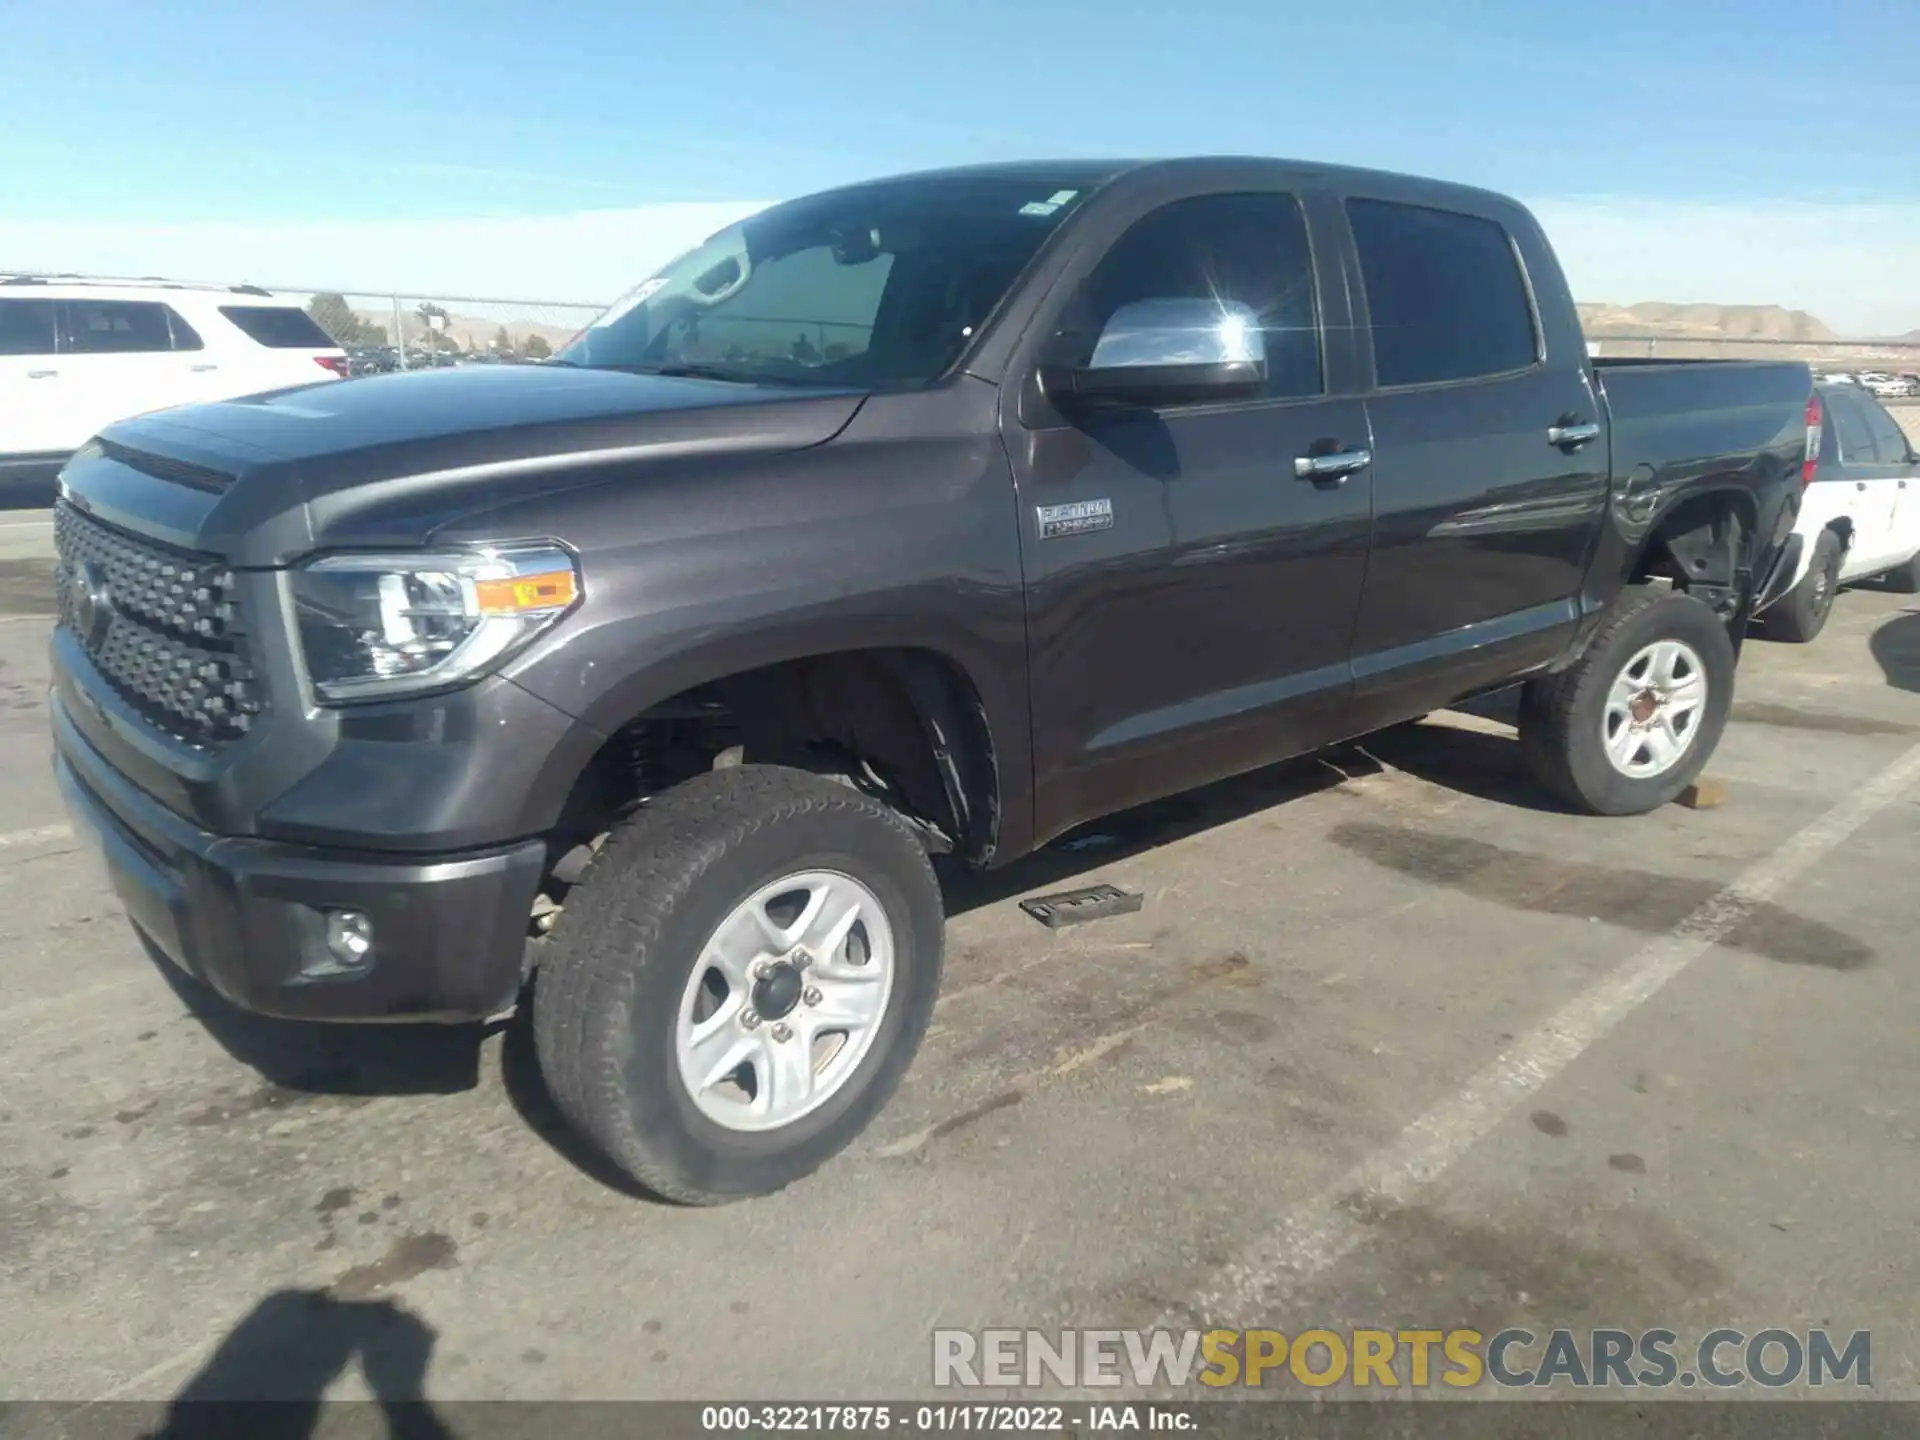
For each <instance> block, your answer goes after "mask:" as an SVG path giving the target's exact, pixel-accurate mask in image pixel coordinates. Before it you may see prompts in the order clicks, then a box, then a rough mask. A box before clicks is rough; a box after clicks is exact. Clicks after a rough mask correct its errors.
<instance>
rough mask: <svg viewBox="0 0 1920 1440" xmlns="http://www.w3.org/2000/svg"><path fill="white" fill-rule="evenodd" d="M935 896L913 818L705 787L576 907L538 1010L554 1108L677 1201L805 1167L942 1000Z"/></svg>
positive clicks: (829, 799) (827, 800)
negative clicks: (937, 998)
mask: <svg viewBox="0 0 1920 1440" xmlns="http://www.w3.org/2000/svg"><path fill="white" fill-rule="evenodd" d="M943 925H944V921H943V917H942V914H941V901H940V891H939V887H938V885H937V884H936V883H935V880H934V876H933V870H932V868H931V866H930V865H929V864H928V862H927V856H926V851H925V849H924V847H923V846H922V845H921V843H920V841H919V839H918V837H917V836H916V835H915V834H914V832H913V830H912V829H911V828H910V827H909V826H908V825H907V823H906V822H905V821H904V820H902V819H901V818H900V816H899V815H897V814H896V813H895V812H894V811H892V810H890V809H889V808H887V807H886V806H884V805H882V804H881V803H879V802H878V801H877V800H874V799H873V798H872V797H870V796H868V795H865V794H862V793H861V792H859V791H857V790H854V789H851V788H849V787H848V786H845V785H840V784H836V783H834V782H832V781H829V780H823V779H821V778H819V777H818V776H815V775H810V774H806V773H804V772H801V771H797V770H785V769H778V768H774V767H771V766H741V767H736V768H733V769H729V770H724V771H719V772H716V773H714V774H711V775H703V776H701V777H699V778H697V779H695V780H692V781H689V782H688V783H687V784H685V785H682V786H680V787H678V788H677V789H675V790H672V791H669V792H668V793H667V794H665V795H664V796H662V797H660V798H659V799H658V800H657V801H655V802H654V803H652V804H651V805H649V806H648V807H647V808H646V809H644V810H642V811H641V812H640V813H639V814H638V815H637V816H636V817H635V818H634V820H633V821H632V822H631V823H630V824H629V825H628V826H627V827H626V828H625V829H624V830H622V831H620V832H618V833H616V834H615V835H614V837H613V838H612V839H611V840H610V841H609V842H608V844H607V846H606V848H605V849H604V850H603V851H602V853H601V854H600V856H599V857H598V858H597V859H596V860H595V861H594V862H593V865H592V867H591V868H590V869H589V870H588V871H587V873H586V875H585V877H584V878H583V880H582V882H581V884H580V885H578V886H577V887H575V889H574V890H573V891H572V893H571V894H570V895H569V896H568V900H567V907H566V911H565V913H564V915H563V916H562V919H561V924H560V925H559V927H558V928H557V929H556V931H555V936H554V946H555V953H554V955H553V956H552V957H551V958H550V959H548V960H546V961H544V962H543V963H542V966H541V973H540V977H539V982H538V989H537V992H536V994H535V997H534V1039H535V1043H536V1046H537V1049H538V1052H539V1056H540V1066H541V1071H542V1073H543V1075H544V1076H545V1077H546V1080H547V1084H548V1087H549V1089H551V1090H552V1092H553V1097H554V1100H555V1102H556V1103H557V1104H558V1106H559V1108H560V1111H561V1113H562V1114H563V1115H564V1116H565V1117H566V1118H567V1119H568V1120H569V1121H570V1122H571V1123H572V1124H573V1125H574V1127H575V1128H576V1129H578V1130H579V1131H580V1132H581V1133H582V1134H583V1135H585V1136H586V1137H587V1138H588V1139H589V1140H591V1141H592V1142H593V1143H594V1144H595V1145H596V1146H597V1147H598V1148H599V1149H600V1150H601V1151H602V1152H603V1153H604V1154H605V1155H606V1156H607V1157H608V1158H609V1159H611V1160H612V1161H613V1162H614V1163H615V1164H616V1165H617V1166H619V1167H620V1168H621V1169H622V1170H624V1171H625V1172H626V1173H627V1174H628V1175H630V1176H632V1177H633V1178H634V1179H635V1180H637V1181H638V1182H640V1184H642V1185H643V1186H645V1187H646V1188H648V1189H649V1190H652V1191H653V1192H654V1193H656V1194H658V1195H661V1196H663V1197H665V1198H667V1199H672V1200H678V1201H681V1202H683V1203H688V1204H715V1203H718V1202H721V1201H725V1200H732V1199H737V1198H740V1197H742V1196H748V1195H761V1194H766V1193H768V1192H770V1191H773V1190H778V1189H780V1188H781V1187H782V1186H784V1185H786V1184H788V1183H790V1182H791V1181H794V1180H797V1179H799V1178H800V1177H802V1176H804V1175H807V1174H809V1173H810V1172H812V1171H813V1170H814V1169H816V1168H817V1167H818V1166H819V1165H820V1164H822V1163H823V1162H824V1161H826V1160H827V1159H829V1158H830V1157H831V1156H833V1155H834V1154H836V1153H837V1152H838V1151H840V1150H841V1149H843V1148H844V1147H845V1146H846V1145H847V1144H848V1143H849V1142H850V1141H851V1140H852V1139H853V1138H854V1137H855V1136H856V1135H858V1134H859V1133H860V1131H861V1130H862V1129H864V1128H865V1127H866V1125H867V1123H868V1122H869V1121H870V1120H871V1119H872V1118H873V1117H874V1116H875V1115H876V1114H877V1113H878V1112H879V1110H880V1108H881V1107H882V1106H883V1105H884V1104H885V1103H886V1102H887V1099H888V1098H889V1097H890V1096H891V1095H892V1093H893V1090H894V1088H895V1086H897V1085H898V1084H899V1081H900V1078H901V1076H902V1075H903V1074H905V1072H906V1069H907V1066H908V1065H909V1064H910V1063H911V1062H912V1059H913V1056H914V1053H915V1051H916V1050H917V1049H918V1047H919V1044H920V1039H921V1037H922V1035H924V1033H925V1031H926V1027H927V1021H928V1018H929V1017H930V1016H931V1014H932V1012H933V1002H934V998H935V996H936V994H937V993H938V990H939V984H940V961H941V945H942V937H943Z"/></svg>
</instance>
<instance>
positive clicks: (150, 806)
mask: <svg viewBox="0 0 1920 1440" xmlns="http://www.w3.org/2000/svg"><path fill="white" fill-rule="evenodd" d="M51 709H52V712H53V733H54V769H55V773H56V774H57V776H58V778H59V781H60V787H61V790H62V792H63V793H64V795H65V797H66V801H67V805H68V807H69V808H70V809H71V810H72V812H73V815H74V818H75V819H76V820H78V821H80V822H81V823H82V824H83V825H85V826H86V827H88V828H89V829H91V830H92V831H93V832H94V833H95V835H96V836H97V837H98V838H99V842H100V845H101V849H102V851H103V852H104V856H105V859H106V864H107V870H108V874H109V876H110V877H111V880H112V883H113V888H114V891H115V893H116V894H117V895H118V896H119V897H120V901H121V903H122V904H123V905H124V906H125V907H126V911H127V916H128V918H129V919H131V920H132V922H133V924H134V926H135V927H136V928H137V929H138V930H139V931H140V932H141V933H142V934H143V935H145V936H146V937H147V939H148V940H149V941H150V942H151V943H152V945H153V946H154V948H156V949H158V950H159V951H161V952H162V953H163V954H164V955H165V956H166V957H167V959H168V960H170V961H171V962H173V963H174V964H175V965H178V966H179V967H180V968H181V969H183V970H185V971H187V972H188V973H189V974H191V975H193V976H195V977H197V978H198V979H200V980H201V981H203V982H205V983H206V984H208V985H210V986H212V987H213V989H215V990H216V991H218V992H219V993H220V994H221V995H223V996H224V997H225V998H226V999H228V1000H230V1001H231V1002H233V1003H234V1004H235V1005H238V1006H240V1007H241V1008H243V1009H246V1010H250V1011H253V1012H255V1013H258V1014H262V1015H273V1016H280V1017H284V1018H288V1019H302V1020H441V1021H459V1020H474V1019H481V1018H484V1017H486V1016H488V1015H492V1014H496V1013H498V1012H499V1011H500V1010H502V1009H504V1008H506V1007H507V1006H508V1005H510V1004H511V1003H512V1002H513V999H514V996H515V994H516V993H517V992H518V990H519V986H520V981H521V966H522V961H523V957H524V955H525V950H526V937H527V917H528V914H529V911H530V909H531V907H532V904H533V899H534V894H535V891H536V890H537V888H538V886H539V883H540V878H541V875H542V873H543V871H544V869H545V866H546V846H545V844H544V843H543V842H541V841H539V840H527V841H522V842H520V843H518V844H514V845H509V846H504V847H495V848H492V849H487V850H478V851H471V852H462V853H459V854H454V855H444V856H423V855H408V856H406V857H405V858H404V859H401V858H397V857H395V856H391V855H382V854H377V853H364V852H351V851H345V850H336V849H326V848H320V847H311V846H304V845H292V844H285V843H281V842H278V841H271V840H260V839H251V838H241V837H234V836H221V835H212V834H208V833H206V832H205V831H202V830H199V829H197V828H196V827H194V826H193V825H192V824H190V823H189V822H188V821H186V820H184V819H182V818H181V817H180V816H179V815H177V814H176V813H174V812H173V811H171V810H169V809H167V808H166V807H165V806H163V805H161V804H159V803H158V802H157V801H155V800H154V799H152V798H151V797H150V796H148V795H147V794H145V793H144V792H143V791H141V790H140V789H138V788H137V787H136V786H134V785H133V784H131V783H130V782H129V781H128V780H127V779H126V778H125V777H124V776H122V775H121V774H119V773H118V772H117V771H116V770H114V769H113V767H112V766H110V765H108V764H107V762H106V761H105V760H104V759H103V758H102V757H101V756H100V754H99V753H98V752H97V751H96V750H94V749H93V747H92V746H91V745H89V744H88V743H87V741H86V739H85V737H84V736H83V735H82V734H81V733H80V731H79V729H78V728H77V727H76V726H75V725H74V723H73V720H72V718H71V717H70V716H69V715H68V714H67V712H66V709H65V706H64V705H63V704H62V702H61V699H60V697H59V695H58V694H56V695H55V696H54V697H53V698H52V701H51ZM336 910H355V911H359V912H360V913H362V914H364V915H367V916H369V917H371V919H372V922H373V945H372V948H371V949H370V950H369V951H368V953H367V955H366V956H365V963H364V964H362V965H359V966H358V967H355V968H349V967H346V966H343V965H342V964H341V962H340V961H339V960H338V959H336V958H335V957H334V956H333V955H332V953H331V952H330V951H329V950H328V948H327V943H326V922H327V915H328V913H329V912H330V911H336Z"/></svg>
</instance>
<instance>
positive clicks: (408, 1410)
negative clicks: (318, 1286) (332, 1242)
mask: <svg viewBox="0 0 1920 1440" xmlns="http://www.w3.org/2000/svg"><path fill="white" fill-rule="evenodd" d="M438 1338H439V1337H438V1336H437V1335H436V1333H435V1332H434V1330H433V1329H432V1327H431V1326H429V1325H428V1324H427V1323H426V1322H425V1321H424V1320H422V1319H421V1318H420V1317H419V1316H417V1315H415V1314H413V1312H411V1311H410V1310H407V1309H405V1308H404V1307H402V1306H400V1305H396V1304H395V1303H393V1302H392V1301H390V1300H343V1299H341V1298H339V1297H338V1296H335V1295H332V1294H330V1293H329V1292H327V1291H324V1290H279V1291H275V1292H274V1293H273V1294H271V1295H269V1296H267V1298H266V1299H264V1300H262V1301H261V1302H260V1303H259V1304H258V1305H256V1306H254V1308H253V1310H252V1311H251V1312H249V1314H248V1315H247V1316H246V1318H245V1319H243V1320H242V1321H241V1322H240V1323H239V1324H238V1325H236V1326H235V1327H234V1329H233V1331H232V1333H231V1334H229V1335H228V1336H227V1337H226V1339H224V1340H222V1341H221V1342H220V1347H219V1348H218V1349H217V1350H215V1351H214V1352H213V1355H212V1357H211V1358H210V1359H209V1360H208V1361H207V1363H206V1365H205V1366H203V1367H202V1368H201V1370H200V1372H199V1373H198V1374H197V1375H195V1376H194V1377H193V1378H192V1379H191V1380H189V1381H188V1382H187V1384H186V1385H185V1387H184V1388H183V1389H182V1390H181V1391H180V1393H179V1394H178V1395H176V1396H175V1397H174V1398H173V1401H172V1402H171V1404H170V1405H169V1406H168V1409H167V1417H166V1420H165V1423H164V1424H163V1425H162V1426H161V1427H160V1429H158V1430H157V1431H154V1432H151V1435H150V1436H149V1437H147V1440H226V1437H233V1440H241V1437H245V1440H307V1437H309V1436H312V1435H314V1434H315V1433H316V1431H317V1429H318V1427H319V1422H320V1409H321V1403H322V1401H321V1397H322V1396H323V1395H324V1394H325V1393H326V1390H327V1387H328V1386H329V1385H331V1384H332V1383H333V1382H334V1381H335V1380H336V1379H338V1378H339V1377H340V1376H341V1375H342V1374H344V1373H345V1372H346V1368H347V1366H348V1365H349V1364H351V1363H352V1362H353V1361H354V1360H355V1359H356V1358H357V1359H358V1360H359V1362H360V1373H361V1374H362V1375H364V1376H365V1377H366V1381H367V1386H368V1388H369V1389H370V1390H372V1391H373V1393H374V1397H375V1399H376V1401H377V1402H378V1407H379V1412H380V1414H381V1415H382V1416H383V1418H384V1419H385V1421H386V1433H387V1435H389V1436H391V1437H396V1440H447V1437H451V1436H452V1435H453V1434H454V1432H453V1431H452V1430H451V1429H449V1428H448V1426H447V1425H446V1424H445V1423H444V1422H443V1421H442V1420H441V1418H440V1416H439V1415H438V1414H437V1413H436V1412H435V1410H434V1408H433V1406H432V1405H431V1404H429V1403H427V1401H425V1400H424V1399H422V1398H421V1392H422V1391H423V1390H424V1389H425V1388H426V1379H427V1365H428V1362H429V1361H430V1360H431V1358H432V1354H433V1346H434V1342H435V1341H436V1340H437V1339H438ZM369 1418H371V1417H370V1416H369ZM363 1433H372V1432H363Z"/></svg>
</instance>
